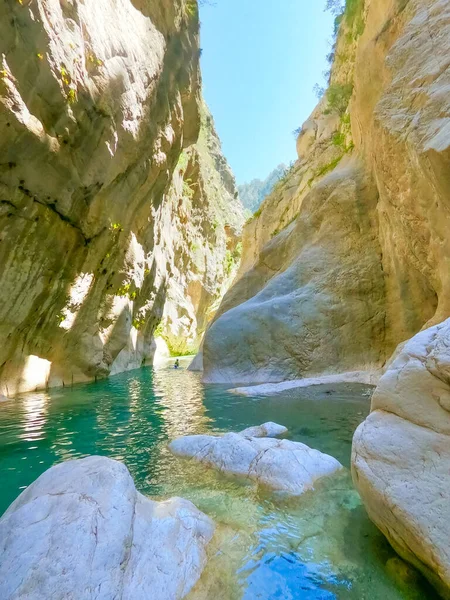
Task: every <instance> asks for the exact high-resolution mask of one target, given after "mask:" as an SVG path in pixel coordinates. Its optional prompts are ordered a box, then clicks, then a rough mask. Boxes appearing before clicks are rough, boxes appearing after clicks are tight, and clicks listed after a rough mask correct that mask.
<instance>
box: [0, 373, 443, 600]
mask: <svg viewBox="0 0 450 600" xmlns="http://www.w3.org/2000/svg"><path fill="white" fill-rule="evenodd" d="M368 393H370V390H369V389H368V388H367V387H366V386H361V385H355V384H353V385H348V384H341V385H335V386H319V387H314V388H309V389H302V390H297V391H291V392H288V393H286V394H283V395H278V396H276V397H274V398H255V399H250V398H245V397H240V396H234V395H232V394H229V393H228V392H227V391H226V388H224V387H221V386H211V385H209V386H205V385H203V384H202V383H201V382H200V379H199V376H198V375H197V374H195V373H190V372H188V371H186V370H184V369H181V370H178V371H175V370H173V369H171V368H161V369H159V370H155V371H153V370H152V369H142V370H139V371H133V372H131V373H126V374H122V375H118V376H116V377H113V378H111V379H108V380H104V381H101V382H98V383H96V384H88V385H78V386H75V387H74V388H72V389H65V390H60V389H59V390H54V391H51V392H49V393H46V392H43V393H34V394H26V395H24V396H23V397H22V398H19V399H17V400H15V401H11V402H6V403H2V404H0V472H1V479H2V486H1V488H0V513H2V512H3V511H4V510H5V509H6V508H7V506H8V505H9V504H10V503H11V502H12V501H13V500H14V498H16V497H17V495H18V494H19V493H20V492H21V490H22V489H23V488H24V487H25V486H27V485H29V484H30V483H31V482H32V481H34V480H35V479H36V477H38V476H39V475H40V474H41V473H42V472H43V471H44V470H45V469H47V468H48V467H50V466H51V465H53V464H55V463H56V462H60V461H63V460H69V459H71V458H77V457H82V456H87V455H89V454H102V455H106V456H109V457H111V458H115V459H117V460H121V461H123V462H125V463H126V465H127V466H128V468H129V469H130V472H131V474H132V476H133V477H134V480H135V482H136V486H137V488H138V489H139V490H140V491H141V492H143V493H145V494H147V495H149V496H152V497H154V498H157V499H158V498H165V497H168V496H172V495H179V496H183V497H185V498H188V499H189V500H192V501H193V502H194V503H195V504H196V505H197V506H198V507H199V508H200V509H201V510H203V511H204V512H206V513H207V514H209V515H210V516H211V517H212V518H213V519H214V520H215V521H216V523H217V530H216V534H215V536H214V538H213V541H212V542H211V544H210V547H209V551H208V552H209V562H208V566H207V568H206V569H205V571H204V574H203V576H202V578H201V580H200V582H199V583H198V584H197V586H196V587H195V589H194V590H193V591H192V592H191V593H190V595H189V599H190V600H210V599H211V598H214V600H241V599H243V600H256V599H261V600H276V599H281V600H297V599H303V600H322V599H323V600H330V599H334V598H342V599H355V600H364V599H367V600H378V599H380V600H387V599H389V600H397V599H398V600H416V599H417V600H418V599H421V600H422V599H423V598H430V599H431V598H435V597H436V596H435V595H434V594H433V592H432V591H431V589H430V588H429V587H427V586H426V584H425V583H424V582H423V581H422V580H421V579H420V577H419V576H418V575H416V574H415V573H414V572H408V574H407V576H406V577H401V576H400V575H399V570H400V569H399V568H398V566H397V564H396V562H395V561H396V559H395V554H394V553H393V551H392V550H391V549H390V547H389V545H388V544H387V542H386V541H385V540H384V538H383V536H382V535H381V534H380V533H379V532H378V531H377V530H376V528H375V527H374V526H373V525H372V524H371V523H370V522H369V520H368V518H367V516H366V514H365V511H364V509H363V507H362V506H361V503H360V500H359V497H358V495H357V493H356V492H355V491H354V490H353V487H352V485H351V478H350V475H349V473H348V472H345V473H344V474H338V475H336V476H334V477H331V478H328V479H325V480H323V483H321V484H320V485H318V486H317V487H316V490H315V491H314V492H310V493H307V494H304V495H303V496H302V497H300V498H296V499H290V500H286V499H283V498H277V497H276V496H274V495H270V494H265V493H262V492H258V490H257V489H256V488H255V486H254V485H253V484H249V483H247V484H245V483H242V482H239V481H237V480H236V479H233V478H227V477H224V476H220V475H218V474H216V473H215V472H214V471H213V470H210V469H207V468H205V467H202V466H201V465H197V464H195V463H192V462H190V461H183V460H181V459H178V458H176V457H173V456H172V455H171V454H170V453H169V452H168V450H167V442H168V440H171V439H173V438H174V437H176V436H179V435H184V434H192V433H211V432H212V433H214V432H220V431H230V430H234V431H239V430H240V429H243V428H245V427H248V426H250V425H256V424H260V423H263V422H265V421H269V420H271V421H276V422H277V423H280V424H282V425H286V426H287V427H288V428H289V432H290V433H289V438H290V439H293V440H298V441H302V442H304V443H306V444H308V445H310V446H312V447H314V448H317V449H319V450H321V451H323V452H327V453H329V454H331V455H333V456H335V457H336V458H337V459H338V460H340V461H341V462H342V463H343V464H344V465H345V466H349V460H350V448H351V438H352V435H353V432H354V430H355V428H356V427H357V425H358V424H359V423H360V422H361V421H362V420H363V419H364V417H365V416H366V414H367V413H368V410H369V401H370V399H369V397H368V395H367V394H368ZM155 600H156V599H155Z"/></svg>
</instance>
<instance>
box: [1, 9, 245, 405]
mask: <svg viewBox="0 0 450 600" xmlns="http://www.w3.org/2000/svg"><path fill="white" fill-rule="evenodd" d="M198 29H199V23H198V9H197V4H196V2H195V1H194V0H176V1H170V2H169V1H166V0H163V1H161V2H151V1H149V0H114V1H112V0H86V1H85V2H83V3H79V2H73V1H72V0H64V1H61V2H59V1H57V0H35V1H32V2H31V1H29V0H20V1H16V0H7V1H5V2H2V3H1V5H0V58H1V63H2V65H1V73H0V130H1V137H0V152H1V164H0V190H1V196H0V218H1V221H2V226H1V245H0V282H1V284H0V294H1V301H0V304H1V309H0V310H1V316H0V340H1V347H0V365H1V367H0V369H1V371H0V381H1V390H0V391H1V393H4V394H6V395H12V394H14V393H17V392H19V391H24V390H30V389H34V388H36V387H43V386H46V385H61V384H71V383H73V382H76V381H84V380H90V379H94V378H97V377H104V376H106V375H108V374H109V373H111V372H112V373H114V372H118V371H121V370H124V369H129V368H133V367H136V366H140V365H141V364H142V363H144V362H146V361H149V360H151V358H152V354H153V351H154V350H153V337H154V335H153V334H154V332H155V329H156V328H157V327H158V333H161V334H163V335H165V336H166V338H167V339H168V340H169V341H170V342H171V344H172V346H173V347H174V349H180V350H186V347H187V346H191V345H192V346H195V345H196V344H197V343H198V338H199V335H200V333H201V331H202V329H204V327H205V322H204V317H203V314H204V313H206V312H207V311H208V309H209V307H211V305H212V304H213V303H214V302H215V301H217V299H218V297H219V296H220V294H221V292H222V288H223V285H224V273H225V274H229V273H230V272H231V271H232V267H233V264H230V260H229V254H230V253H232V252H233V251H235V245H236V234H237V232H238V230H239V227H240V222H241V219H242V208H241V206H240V204H239V202H238V200H237V196H236V190H235V186H234V179H233V176H232V174H231V172H230V171H229V169H228V167H227V165H226V162H225V160H224V158H223V157H222V155H221V153H220V144H219V142H218V140H217V137H216V135H215V132H214V128H213V125H212V121H211V119H210V117H209V116H208V115H207V113H206V111H205V109H204V108H203V106H202V102H201V99H200V74H199V54H200V52H199V41H198ZM199 133H200V137H199ZM227 253H228V254H227ZM200 315H201V316H200ZM161 319H163V321H162V322H161ZM176 319H178V320H179V326H178V330H176V329H174V325H173V324H174V321H175V320H176ZM180 336H181V337H182V338H183V339H184V340H185V342H183V344H181V347H180V348H178V346H177V343H178V340H179V338H180Z"/></svg>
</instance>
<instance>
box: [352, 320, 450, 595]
mask: <svg viewBox="0 0 450 600" xmlns="http://www.w3.org/2000/svg"><path fill="white" fill-rule="evenodd" d="M352 470H353V479H354V482H355V485H356V487H357V488H358V490H359V492H360V494H361V497H362V499H363V501H364V504H365V505H366V508H367V511H368V513H369V516H370V518H371V519H372V520H373V521H374V523H375V524H376V525H377V526H378V527H379V528H380V529H381V531H382V532H383V533H384V534H385V535H386V537H387V538H388V540H389V541H390V543H391V544H392V545H393V547H394V548H395V549H396V550H397V552H398V553H399V554H400V555H401V556H402V557H403V558H404V559H406V560H408V561H409V562H411V563H412V564H413V565H415V566H416V567H417V568H418V569H420V570H421V571H422V572H423V573H424V574H425V576H426V577H428V578H429V579H430V581H431V582H432V583H433V584H434V585H435V586H436V587H437V589H438V590H439V591H440V592H441V594H442V595H443V596H444V597H445V598H450V545H449V539H450V523H449V515H450V320H447V321H445V322H444V323H442V324H440V325H436V326H434V327H431V328H429V329H426V330H425V331H422V332H421V333H419V334H417V335H416V336H415V337H413V338H412V339H411V340H410V341H408V342H407V343H406V344H405V345H402V346H401V347H400V348H399V349H398V352H397V353H396V355H395V356H394V358H393V360H392V361H391V363H390V364H389V366H388V368H387V370H386V373H385V374H384V375H383V377H382V378H381V380H380V383H379V385H378V387H377V389H376V390H375V393H374V395H373V398H372V412H371V414H370V415H369V417H368V418H367V419H366V420H365V422H364V423H363V424H362V425H360V427H359V428H358V429H357V431H356V433H355V437H354V440H353V456H352Z"/></svg>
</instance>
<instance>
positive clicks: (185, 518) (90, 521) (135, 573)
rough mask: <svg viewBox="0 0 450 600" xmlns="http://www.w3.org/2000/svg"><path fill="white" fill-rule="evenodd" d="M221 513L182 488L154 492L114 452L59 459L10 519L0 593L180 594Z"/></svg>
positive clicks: (199, 564)
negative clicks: (179, 494) (155, 497)
mask: <svg viewBox="0 0 450 600" xmlns="http://www.w3.org/2000/svg"><path fill="white" fill-rule="evenodd" d="M213 532H214V525H213V522H212V521H211V520H210V519H209V518H208V517H207V516H206V515H204V514H203V513H201V512H200V511H199V510H197V509H196V508H195V506H194V505H193V504H191V503H190V502H188V501H187V500H183V499H181V498H172V499H171V500H168V501H166V502H153V501H151V500H149V499H147V498H146V497H145V496H143V495H142V494H140V493H139V492H137V491H136V488H135V486H134V483H133V480H132V478H131V476H130V474H129V472H128V469H127V468H126V467H125V466H124V465H123V464H121V463H119V462H116V461H113V460H110V459H108V458H104V457H98V456H92V457H89V458H85V459H81V460H74V461H69V462H66V463H62V464H59V465H57V466H55V467H52V468H51V469H49V470H48V471H46V472H45V473H44V474H43V475H41V476H40V477H39V478H38V479H37V480H36V481H35V482H34V483H33V484H32V485H30V486H29V487H28V488H27V489H26V490H25V491H24V492H23V493H22V494H21V495H20V496H19V498H18V499H17V500H16V501H15V502H13V504H12V505H11V506H10V507H9V509H8V510H7V511H6V513H5V514H4V516H3V517H2V519H1V520H0V540H1V542H0V548H1V556H2V559H1V562H0V597H1V598H2V599H3V598H4V599H8V600H19V599H23V598H27V599H28V600H42V599H43V598H53V599H54V600H63V599H65V598H83V600H90V599H92V600H94V599H96V600H111V599H112V598H124V599H125V598H130V599H131V598H133V600H140V599H142V600H144V599H148V598H155V599H158V600H176V599H178V598H183V597H184V596H185V595H186V594H187V593H188V592H189V590H190V589H191V587H192V586H193V585H194V584H195V582H196V581H197V579H198V578H199V576H200V573H201V572H202V570H203V568H204V566H205V563H206V553H205V547H206V545H207V544H208V542H209V541H210V539H211V537H212V535H213Z"/></svg>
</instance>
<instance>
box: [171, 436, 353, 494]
mask: <svg viewBox="0 0 450 600" xmlns="http://www.w3.org/2000/svg"><path fill="white" fill-rule="evenodd" d="M243 433H245V432H243ZM169 449H170V450H171V452H172V453H173V454H175V455H177V456H181V457H186V458H193V459H195V460H198V461H199V462H202V463H205V464H206V465H209V466H212V467H215V468H216V469H218V470H219V471H222V472H223V473H229V474H232V475H240V476H244V477H247V478H248V479H251V480H253V481H256V483H257V484H258V485H263V486H265V487H268V488H270V489H272V490H275V491H280V492H285V493H287V494H289V495H293V496H298V495H300V494H303V493H304V492H306V491H307V490H310V489H313V485H314V483H315V482H316V481H317V480H318V479H320V478H321V477H324V476H326V475H331V474H333V473H335V472H336V471H338V470H339V469H341V468H342V465H341V464H340V463H339V462H338V461H337V460H336V459H335V458H333V457H332V456H328V455H327V454H322V453H321V452H319V451H318V450H313V449H311V448H309V447H308V446H306V445H305V444H301V443H300V442H291V441H289V440H275V439H271V438H267V437H265V438H255V437H244V436H243V435H242V433H240V434H239V433H227V434H225V435H224V436H219V437H217V436H210V435H191V436H184V437H180V438H178V439H176V440H174V441H173V442H171V443H170V444H169Z"/></svg>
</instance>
